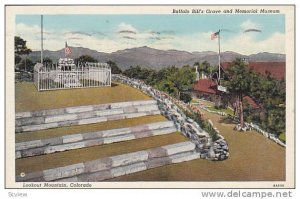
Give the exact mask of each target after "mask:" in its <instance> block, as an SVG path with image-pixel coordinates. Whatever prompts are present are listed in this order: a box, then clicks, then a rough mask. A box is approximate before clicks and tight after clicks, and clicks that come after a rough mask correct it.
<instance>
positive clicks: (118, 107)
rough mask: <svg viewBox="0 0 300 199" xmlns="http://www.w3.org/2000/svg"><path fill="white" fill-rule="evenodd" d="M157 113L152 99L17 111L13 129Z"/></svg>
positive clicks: (52, 126)
mask: <svg viewBox="0 0 300 199" xmlns="http://www.w3.org/2000/svg"><path fill="white" fill-rule="evenodd" d="M156 114H160V111H159V110H158V106H157V102H156V101H155V100H145V101H132V102H121V103H111V104H100V105H89V106H78V107H68V108H61V109H51V110H40V111H32V112H20V113H16V123H15V126H16V129H15V132H16V133H22V132H28V131H37V130H43V129H49V128H57V127H62V126H70V125H83V124H92V123H98V122H105V121H112V120H120V119H126V118H135V117H141V116H146V115H156Z"/></svg>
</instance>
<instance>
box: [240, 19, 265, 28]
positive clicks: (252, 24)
mask: <svg viewBox="0 0 300 199" xmlns="http://www.w3.org/2000/svg"><path fill="white" fill-rule="evenodd" d="M240 26H241V28H242V29H243V30H247V29H260V28H261V25H260V24H258V23H255V22H253V21H251V20H250V19H248V20H247V21H244V22H243V23H242V24H241V25H240Z"/></svg>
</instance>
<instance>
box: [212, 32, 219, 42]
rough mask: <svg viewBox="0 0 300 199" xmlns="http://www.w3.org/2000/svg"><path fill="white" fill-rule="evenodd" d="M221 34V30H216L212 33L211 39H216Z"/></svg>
mask: <svg viewBox="0 0 300 199" xmlns="http://www.w3.org/2000/svg"><path fill="white" fill-rule="evenodd" d="M219 34H220V31H218V32H215V33H212V34H211V35H210V39H211V40H214V39H216V38H218V37H219Z"/></svg>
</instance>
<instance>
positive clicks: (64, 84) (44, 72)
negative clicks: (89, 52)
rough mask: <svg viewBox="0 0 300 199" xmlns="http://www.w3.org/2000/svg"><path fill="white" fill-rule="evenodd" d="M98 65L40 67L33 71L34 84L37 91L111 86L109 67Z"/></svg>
mask: <svg viewBox="0 0 300 199" xmlns="http://www.w3.org/2000/svg"><path fill="white" fill-rule="evenodd" d="M97 66H98V67H97ZM99 66H100V65H94V66H88V67H76V68H75V69H72V70H61V69H59V68H57V67H52V68H48V69H47V68H40V69H39V70H38V71H36V70H35V71H34V84H35V86H36V88H37V90H38V91H46V90H57V89H70V88H89V87H103V86H111V69H110V68H109V67H106V65H101V67H99ZM104 66H105V67H104Z"/></svg>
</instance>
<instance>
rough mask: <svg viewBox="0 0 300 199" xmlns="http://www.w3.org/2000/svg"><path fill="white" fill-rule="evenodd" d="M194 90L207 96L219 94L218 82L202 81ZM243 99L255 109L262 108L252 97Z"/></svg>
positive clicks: (197, 83)
mask: <svg viewBox="0 0 300 199" xmlns="http://www.w3.org/2000/svg"><path fill="white" fill-rule="evenodd" d="M193 90H194V91H198V92H202V93H207V94H217V92H218V91H217V84H216V82H215V81H212V80H210V79H200V80H199V81H198V82H196V83H195V84H194V86H193ZM243 99H244V100H246V101H247V102H248V104H249V105H250V106H251V107H252V108H253V109H257V108H260V106H259V105H258V104H257V103H256V102H255V101H254V100H253V99H252V98H251V97H249V96H245V97H244V98H243Z"/></svg>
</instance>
